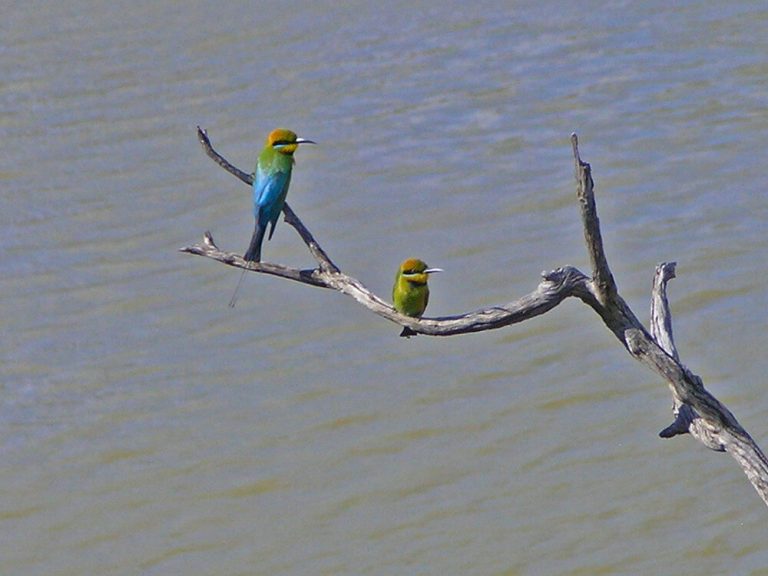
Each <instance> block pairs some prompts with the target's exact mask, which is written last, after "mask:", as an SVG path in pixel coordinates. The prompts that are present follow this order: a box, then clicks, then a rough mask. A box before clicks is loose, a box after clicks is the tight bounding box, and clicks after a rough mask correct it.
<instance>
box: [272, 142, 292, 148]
mask: <svg viewBox="0 0 768 576" xmlns="http://www.w3.org/2000/svg"><path fill="white" fill-rule="evenodd" d="M289 144H293V142H290V141H289V140H277V141H275V142H272V146H273V147H275V146H288V145H289Z"/></svg>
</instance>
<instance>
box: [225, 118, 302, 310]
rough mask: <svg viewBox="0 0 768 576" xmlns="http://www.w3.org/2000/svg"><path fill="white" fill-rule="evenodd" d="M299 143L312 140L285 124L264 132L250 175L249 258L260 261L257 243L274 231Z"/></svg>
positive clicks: (259, 249)
mask: <svg viewBox="0 0 768 576" xmlns="http://www.w3.org/2000/svg"><path fill="white" fill-rule="evenodd" d="M299 144H315V142H313V141H312V140H306V139H305V138H299V137H298V136H296V133H295V132H292V131H291V130H286V129H285V128H277V129H275V130H272V132H270V133H269V136H267V142H266V144H265V145H264V149H263V150H262V151H261V153H260V154H259V157H258V159H257V160H256V173H255V175H254V178H253V214H254V216H255V217H256V228H255V229H254V231H253V236H251V244H250V245H249V246H248V250H247V251H246V252H245V256H244V258H245V259H246V260H248V261H250V262H261V244H262V243H263V242H264V235H265V234H266V233H267V226H270V229H269V238H268V239H269V240H271V239H272V234H274V233H275V224H277V219H278V218H280V212H282V211H283V206H284V205H285V197H286V196H287V195H288V186H289V185H290V184H291V172H292V171H293V164H294V162H295V160H294V158H293V153H294V152H296V149H297V148H298V147H299ZM244 277H245V270H243V274H241V275H240V281H239V282H238V283H237V288H235V293H234V294H233V295H232V300H230V301H229V305H230V307H234V306H235V302H237V292H238V290H239V289H240V284H241V283H242V282H243V278H244Z"/></svg>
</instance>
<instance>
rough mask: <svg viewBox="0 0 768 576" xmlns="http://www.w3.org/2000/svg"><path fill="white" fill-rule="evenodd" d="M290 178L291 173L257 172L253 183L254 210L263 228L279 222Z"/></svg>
mask: <svg viewBox="0 0 768 576" xmlns="http://www.w3.org/2000/svg"><path fill="white" fill-rule="evenodd" d="M290 177H291V175H290V173H289V172H268V173H264V172H262V171H261V170H258V171H257V172H256V179H255V180H254V181H253V202H254V206H253V209H254V213H255V216H256V218H257V219H258V220H259V223H260V224H261V225H262V226H266V225H267V222H275V221H277V218H278V217H279V216H280V211H281V210H282V209H283V203H284V202H285V193H286V192H287V188H288V183H289V182H290Z"/></svg>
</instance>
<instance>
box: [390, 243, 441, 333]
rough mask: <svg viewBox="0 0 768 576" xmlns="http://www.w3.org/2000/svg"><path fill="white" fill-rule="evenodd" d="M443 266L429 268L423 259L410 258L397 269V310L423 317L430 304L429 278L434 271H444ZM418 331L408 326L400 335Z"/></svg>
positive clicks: (414, 316)
mask: <svg viewBox="0 0 768 576" xmlns="http://www.w3.org/2000/svg"><path fill="white" fill-rule="evenodd" d="M442 271H443V270H442V268H429V267H427V265H426V263H425V262H424V261H423V260H419V259H418V258H408V259H407V260H405V261H404V262H403V263H402V264H400V268H398V270H397V275H396V276H395V285H394V286H393V287H392V302H394V305H395V310H397V311H398V312H400V314H404V315H405V316H411V317H413V318H421V316H422V315H423V314H424V310H426V309H427V304H429V286H428V285H427V279H428V278H429V275H430V274H432V273H433V272H442ZM415 334H416V332H414V331H413V330H411V329H410V328H408V327H406V328H403V331H402V332H401V333H400V336H405V337H406V338H407V337H409V336H413V335H415Z"/></svg>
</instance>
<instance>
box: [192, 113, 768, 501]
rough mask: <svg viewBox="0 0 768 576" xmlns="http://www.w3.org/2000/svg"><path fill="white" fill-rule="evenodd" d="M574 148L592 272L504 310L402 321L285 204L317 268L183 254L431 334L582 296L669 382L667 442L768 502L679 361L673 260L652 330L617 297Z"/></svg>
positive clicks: (760, 465) (657, 297)
mask: <svg viewBox="0 0 768 576" xmlns="http://www.w3.org/2000/svg"><path fill="white" fill-rule="evenodd" d="M198 139H199V140H200V143H201V144H202V145H203V148H204V149H205V152H206V154H208V156H210V157H211V158H212V159H213V160H214V161H215V162H216V163H217V164H219V165H220V166H221V167H222V168H224V169H225V170H227V171H228V172H230V173H232V174H234V175H235V176H237V177H238V178H239V179H240V180H242V181H243V182H245V183H246V184H249V185H251V184H252V183H253V176H252V175H250V174H247V173H245V172H243V171H241V170H238V169H237V168H236V167H234V166H233V165H232V164H230V163H229V162H227V161H226V160H225V159H224V158H223V157H222V156H221V155H220V154H218V153H217V152H216V151H215V150H214V149H213V147H212V145H211V143H210V140H209V139H208V135H207V134H206V132H205V131H204V130H202V129H200V128H198ZM571 143H572V146H573V155H574V159H575V162H576V181H577V197H578V200H579V205H580V208H581V218H582V224H583V226H584V238H585V241H586V245H587V251H588V253H589V257H590V263H591V265H592V274H591V276H587V275H585V274H584V273H582V272H580V271H579V270H577V269H576V268H573V267H572V266H565V267H562V268H558V269H556V270H554V271H552V272H546V273H542V277H543V280H542V281H541V282H540V283H539V285H538V287H537V288H536V289H535V290H534V291H533V292H531V293H530V294H528V295H526V296H523V297H522V298H519V299H518V300H515V301H513V302H510V303H508V304H505V305H502V306H494V307H491V308H485V309H482V310H477V311H474V312H468V313H466V314H460V315H456V316H443V317H440V318H422V319H416V318H410V317H408V316H403V315H402V314H400V313H398V312H397V311H396V310H395V309H394V308H393V307H392V306H391V305H390V304H389V303H387V302H386V301H384V300H383V299H381V298H379V297H378V296H376V295H375V294H374V293H373V292H371V291H370V290H368V289H367V288H366V287H365V286H364V285H363V284H362V283H361V282H360V281H359V280H357V279H355V278H353V277H352V276H348V275H346V274H344V273H342V272H341V270H340V269H339V268H338V267H337V266H336V265H335V264H334V263H333V262H332V260H331V259H330V258H329V257H328V255H327V254H326V252H325V251H324V250H323V249H322V248H321V247H320V245H319V244H318V243H317V241H316V240H315V239H314V238H313V236H312V234H311V233H310V232H309V230H307V228H306V227H305V226H304V225H303V223H302V222H301V220H300V219H299V218H298V216H296V214H295V213H294V212H293V211H292V210H291V209H290V207H289V206H288V205H287V204H286V205H285V207H284V210H283V211H284V214H285V220H286V222H288V223H289V224H290V225H291V226H293V227H294V228H295V229H296V231H297V232H298V233H299V235H300V236H301V238H302V240H303V241H304V243H305V244H306V245H307V247H308V248H309V251H310V253H311V254H312V256H313V257H314V259H315V260H316V262H317V264H318V267H317V268H314V269H304V270H300V269H295V268H289V267H286V266H281V265H278V264H269V263H267V262H246V261H245V260H243V258H242V257H241V256H240V255H238V254H233V253H230V252H222V251H221V250H219V248H218V247H217V246H216V244H215V243H214V241H213V238H212V237H211V235H210V233H209V232H206V233H205V235H204V237H203V243H202V244H195V245H194V246H189V247H186V248H182V249H181V251H182V252H188V253H190V254H197V255H200V256H206V257H208V258H213V259H214V260H218V261H220V262H223V263H225V264H228V265H230V266H235V267H238V268H244V269H247V270H250V271H253V272H261V273H264V274H271V275H274V276H279V277H282V278H287V279H289V280H295V281H297V282H301V283H304V284H308V285H311V286H318V287H322V288H330V289H333V290H337V291H338V292H341V293H342V294H346V295H348V296H351V297H352V298H354V299H355V300H356V301H357V302H359V303H360V304H362V305H363V306H365V307H366V308H368V309H369V310H371V311H372V312H374V313H375V314H378V315H379V316H382V317H383V318H386V319H387V320H391V321H392V322H395V323H397V324H399V325H401V326H407V327H408V328H410V329H411V330H413V331H414V332H416V333H419V334H426V335H430V336H451V335H456V334H467V333H471V332H480V331H484V330H492V329H496V328H501V327H504V326H509V325H510V324H516V323H518V322H523V321H524V320H528V319H530V318H533V317H535V316H539V315H541V314H544V313H545V312H548V311H549V310H551V309H552V308H554V307H556V306H557V305H558V304H560V302H562V301H563V300H565V299H566V298H568V297H576V298H579V299H580V300H582V301H583V302H584V303H585V304H587V305H588V306H590V307H591V308H592V309H593V310H594V311H595V312H597V314H598V315H599V316H600V317H601V318H602V319H603V322H604V323H605V325H606V326H607V327H608V328H609V329H610V330H611V332H613V334H614V335H615V336H616V337H617V338H618V340H619V341H620V342H621V343H622V345H623V346H624V347H625V348H626V350H627V351H628V352H629V354H630V355H631V356H632V357H634V358H635V359H636V360H638V361H640V362H642V363H643V364H645V365H646V366H648V367H649V368H650V369H651V370H653V371H654V372H656V373H657V374H658V375H660V376H661V377H662V378H663V379H664V380H666V381H667V383H668V385H669V388H670V390H671V392H672V397H673V413H674V416H675V421H674V422H673V423H672V424H671V425H670V426H669V427H667V428H665V429H664V430H663V431H662V432H661V433H660V436H662V437H663V438H670V437H673V436H675V435H678V434H684V433H686V432H689V433H691V435H692V436H693V437H695V438H696V439H698V440H699V441H701V442H702V443H703V444H704V445H705V446H707V447H708V448H711V449H713V450H717V451H725V452H728V453H729V454H731V455H732V456H733V457H734V458H735V459H736V461H737V462H738V463H739V465H740V466H741V467H742V469H743V470H744V472H745V473H746V475H747V477H748V478H749V480H750V482H752V485H753V486H754V487H755V489H756V490H757V492H758V494H759V495H760V497H761V498H762V499H763V501H764V502H765V503H766V504H768V460H766V458H765V455H764V454H763V453H762V451H761V450H760V448H759V447H758V446H757V444H756V443H755V442H754V440H752V438H751V437H750V436H749V434H748V433H747V432H746V430H744V429H743V428H742V427H741V425H740V424H739V423H738V421H737V420H736V418H735V417H734V416H733V414H731V412H730V411H729V410H728V409H727V408H726V407H725V406H724V405H723V404H722V403H720V402H719V401H718V400H717V399H716V398H715V397H714V396H712V395H711V394H710V393H709V392H707V390H706V389H705V388H704V385H703V383H702V381H701V378H699V377H698V376H696V375H695V374H693V373H692V372H690V371H689V370H688V369H687V368H686V367H685V366H683V364H681V363H680V359H679V357H678V353H677V350H676V348H675V344H674V340H673V338H672V321H671V314H670V312H669V305H668V302H667V295H666V287H667V282H668V281H669V280H670V279H672V278H674V272H675V268H674V266H675V265H674V263H664V264H661V265H659V266H658V267H657V269H656V276H655V279H654V285H653V300H652V307H651V332H650V333H649V332H648V331H647V330H646V329H645V327H644V326H643V325H642V324H641V323H640V321H639V320H638V319H637V317H636V316H635V314H634V313H633V312H632V310H631V309H630V307H629V306H628V305H627V303H626V302H625V301H624V300H623V299H622V298H621V296H620V295H619V293H618V289H617V287H616V282H615V281H614V278H613V274H612V273H611V270H610V268H609V266H608V259H607V256H606V254H605V250H604V247H603V241H602V236H601V233H600V221H599V219H598V217H597V208H596V205H595V197H594V181H593V180H592V169H591V167H590V165H589V164H587V163H586V162H583V161H582V160H581V157H580V155H579V147H578V139H577V137H576V135H575V134H573V135H572V136H571Z"/></svg>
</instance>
